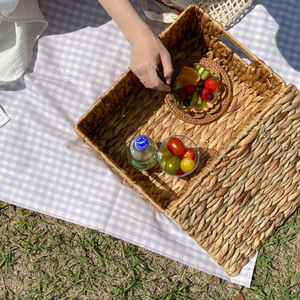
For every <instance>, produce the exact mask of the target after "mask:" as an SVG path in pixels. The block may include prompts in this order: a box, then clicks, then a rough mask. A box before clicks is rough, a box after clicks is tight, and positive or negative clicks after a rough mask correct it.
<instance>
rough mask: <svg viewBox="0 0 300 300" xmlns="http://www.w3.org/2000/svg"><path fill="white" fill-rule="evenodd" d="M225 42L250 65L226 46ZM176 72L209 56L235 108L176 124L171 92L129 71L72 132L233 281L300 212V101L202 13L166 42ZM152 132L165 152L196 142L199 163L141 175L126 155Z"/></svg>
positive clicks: (187, 18)
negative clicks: (168, 145)
mask: <svg viewBox="0 0 300 300" xmlns="http://www.w3.org/2000/svg"><path fill="white" fill-rule="evenodd" d="M222 34H223V35H225V36H226V37H227V38H229V39H230V40H231V41H233V42H234V43H235V44H236V45H237V46H238V47H239V48H240V49H242V50H243V52H244V53H245V54H246V55H247V56H248V57H249V58H250V59H251V60H252V61H253V62H252V63H251V64H247V63H246V62H245V61H244V60H242V59H241V58H240V57H239V56H238V55H237V54H235V53H233V52H232V50H231V49H230V48H229V47H228V46H227V45H226V44H225V43H223V42H221V41H220V40H219V38H220V36H221V35H222ZM160 37H161V39H162V41H163V42H164V44H165V45H166V47H167V48H168V49H169V51H170V53H171V56H172V60H173V64H174V65H176V64H177V63H178V62H179V61H181V60H183V59H186V58H188V57H206V58H209V59H211V60H213V61H214V62H215V63H217V64H218V65H220V66H221V67H222V68H223V69H224V70H225V71H226V72H227V74H228V76H229V78H230V80H231V82H232V88H233V97H232V101H231V103H230V105H229V108H228V110H227V111H226V112H225V113H224V114H223V115H222V116H221V117H220V118H219V119H217V120H215V121H213V122H211V123H209V124H204V125H195V124H189V123H186V122H184V121H182V120H180V119H178V118H177V117H176V116H175V115H174V114H173V113H172V112H171V111H170V110H169V109H168V107H167V106H166V104H165V103H164V97H165V94H164V93H161V92H158V91H153V90H148V89H145V88H144V87H143V85H142V84H141V83H140V82H139V81H138V79H137V78H136V77H135V75H134V74H133V73H132V72H131V70H130V69H128V70H127V71H126V72H125V73H124V74H123V75H122V76H121V77H120V79H119V80H117V81H116V82H115V83H114V85H113V86H112V87H111V88H110V89H109V90H108V91H107V92H106V93H104V94H103V95H102V96H101V98H100V99H99V100H98V101H97V102H96V103H95V104H94V106H93V107H92V108H90V109H89V111H88V112H87V113H86V114H85V115H84V116H82V117H81V119H80V120H79V121H78V123H77V124H76V127H75V131H76V133H77V134H78V135H79V136H80V137H82V139H83V140H84V141H85V143H86V144H87V145H89V146H90V147H91V148H92V149H93V150H94V151H95V152H96V153H97V154H98V155H99V156H100V157H101V158H102V159H103V160H104V161H105V162H106V163H107V164H108V166H109V167H110V168H111V169H112V170H113V171H114V172H116V173H117V174H119V175H120V176H121V178H122V179H124V180H126V181H127V182H128V183H129V185H131V186H132V188H133V189H135V190H136V191H137V192H138V193H139V194H140V195H141V197H142V198H144V199H145V200H146V201H148V202H149V203H150V204H151V205H152V206H154V207H155V208H156V209H157V210H158V211H160V212H162V213H165V214H168V215H169V216H170V217H171V218H173V219H174V220H175V221H176V222H177V223H178V224H179V225H180V226H181V228H182V229H183V230H186V231H188V233H189V234H190V236H191V237H192V238H194V239H195V240H196V241H197V242H198V243H199V245H201V246H202V247H203V248H204V249H205V250H206V251H207V252H208V253H209V254H210V255H211V256H212V257H213V258H214V259H215V260H216V261H217V263H218V264H219V265H220V266H222V268H223V269H224V270H225V271H226V272H227V273H228V274H229V275H230V276H236V275H237V274H238V273H239V272H240V270H241V268H242V267H243V266H244V265H245V264H246V263H247V262H248V261H249V259H251V257H252V256H253V255H254V254H255V252H256V251H257V250H258V249H259V248H260V247H261V245H262V243H263V242H264V241H265V240H266V239H267V238H268V236H270V234H272V232H273V231H274V229H275V228H276V227H277V226H279V225H280V224H281V223H282V222H283V220H284V219H286V218H287V217H288V216H289V215H290V214H291V213H292V212H293V211H294V210H295V209H296V207H297V206H298V201H299V194H300V189H299V187H298V184H299V173H298V171H297V170H298V166H299V161H300V158H299V145H298V144H299V140H300V137H299V135H300V130H299V128H298V121H299V118H300V108H299V104H300V103H299V102H300V95H299V92H298V90H297V89H296V87H294V86H293V85H288V86H287V85H286V83H285V82H284V81H283V80H282V79H281V77H280V76H279V75H277V74H276V73H274V72H273V71H272V69H271V68H270V67H268V66H267V65H265V64H264V63H263V62H262V61H260V60H259V59H258V58H257V57H256V56H254V55H253V54H252V53H251V52H249V51H248V50H247V49H246V48H245V47H243V45H241V44H240V43H239V42H238V41H236V40H235V39H234V38H232V37H231V36H230V35H229V34H228V32H226V31H225V30H224V29H223V27H222V26H221V25H220V24H219V23H218V22H216V21H214V20H213V19H212V18H210V16H209V15H208V14H207V13H205V12H203V10H202V9H201V8H199V7H198V6H196V5H191V6H190V7H188V8H187V10H185V11H184V13H182V14H181V16H180V17H179V18H178V19H177V20H176V21H175V22H174V23H173V24H172V25H171V26H170V27H168V28H167V29H166V30H165V31H164V32H163V33H162V34H161V35H160ZM139 134H145V135H148V136H150V137H151V138H153V139H154V141H155V142H156V143H157V144H158V145H159V143H161V142H162V141H163V140H164V139H166V138H167V137H169V136H170V135H174V134H180V135H185V136H188V137H190V138H191V139H192V140H193V141H194V142H195V143H196V144H197V146H198V148H199V149H200V155H201V163H200V164H199V166H198V168H197V170H196V171H195V172H194V173H193V174H192V175H190V176H187V178H186V177H184V178H175V177H171V176H168V175H166V174H165V173H163V172H162V171H161V170H160V169H159V167H158V166H157V167H154V168H152V169H150V170H148V171H139V170H137V169H134V168H133V167H132V166H131V165H130V164H129V162H128V161H127V156H126V151H127V146H128V145H129V143H130V141H131V139H132V138H133V137H134V136H136V135H139Z"/></svg>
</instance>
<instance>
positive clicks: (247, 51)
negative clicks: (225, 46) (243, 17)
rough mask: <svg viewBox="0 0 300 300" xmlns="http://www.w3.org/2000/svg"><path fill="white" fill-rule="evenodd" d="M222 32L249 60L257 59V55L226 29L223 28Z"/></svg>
mask: <svg viewBox="0 0 300 300" xmlns="http://www.w3.org/2000/svg"><path fill="white" fill-rule="evenodd" d="M222 34H223V35H224V36H225V37H226V38H227V39H228V40H229V41H230V42H232V43H233V44H234V45H235V46H237V47H238V48H239V49H240V50H241V51H243V52H244V53H245V54H246V55H247V56H248V57H249V58H250V60H251V61H253V62H254V61H258V60H259V59H258V57H257V56H255V55H254V54H253V53H252V52H251V51H249V50H248V49H247V48H246V47H245V46H243V45H242V44H241V43H240V42H239V41H238V40H237V39H235V38H234V37H233V36H232V35H231V34H230V33H229V32H228V31H226V30H223V32H222Z"/></svg>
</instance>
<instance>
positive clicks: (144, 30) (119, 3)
mask: <svg viewBox="0 0 300 300" xmlns="http://www.w3.org/2000/svg"><path fill="white" fill-rule="evenodd" d="M98 1H99V3H100V4H101V5H102V6H103V8H104V9H105V10H106V11H107V12H108V14H109V15H110V16H111V17H112V19H113V20H114V21H115V22H116V24H117V25H118V27H119V28H120V30H121V31H122V33H123V35H124V37H125V38H126V40H127V41H128V42H129V43H130V44H131V43H132V42H134V41H135V40H136V38H137V37H139V36H141V35H142V34H149V33H152V31H151V29H150V28H149V27H148V25H147V24H146V23H145V22H144V21H143V20H142V18H141V17H140V16H139V15H138V13H137V12H136V11H135V9H134V7H133V6H132V4H131V2H130V1H129V0H98Z"/></svg>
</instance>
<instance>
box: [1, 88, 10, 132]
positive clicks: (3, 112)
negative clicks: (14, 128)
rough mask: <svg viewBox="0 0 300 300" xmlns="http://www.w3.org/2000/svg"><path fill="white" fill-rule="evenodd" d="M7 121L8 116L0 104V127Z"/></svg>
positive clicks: (8, 119)
mask: <svg viewBox="0 0 300 300" xmlns="http://www.w3.org/2000/svg"><path fill="white" fill-rule="evenodd" d="M0 84H1V82H0ZM9 121H10V117H9V116H8V115H7V114H6V112H5V110H4V108H3V107H2V106H1V105H0V128H1V127H3V126H4V125H5V124H7V123H8V122H9Z"/></svg>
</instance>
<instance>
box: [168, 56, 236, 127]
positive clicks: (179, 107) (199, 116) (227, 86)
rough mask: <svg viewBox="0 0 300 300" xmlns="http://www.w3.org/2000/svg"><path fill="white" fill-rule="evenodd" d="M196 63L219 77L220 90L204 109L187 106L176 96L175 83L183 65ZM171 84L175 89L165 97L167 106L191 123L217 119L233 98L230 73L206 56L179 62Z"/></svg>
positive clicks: (205, 122)
mask: <svg viewBox="0 0 300 300" xmlns="http://www.w3.org/2000/svg"><path fill="white" fill-rule="evenodd" d="M195 64H201V65H203V66H204V67H205V68H207V69H208V70H210V71H211V73H212V74H213V75H215V76H216V77H218V79H219V91H218V93H217V95H216V98H215V99H214V100H213V101H211V102H210V103H209V104H208V106H207V107H206V108H204V109H203V108H200V109H197V108H193V107H190V106H185V105H184V104H183V103H182V101H180V100H177V99H176V97H175V91H174V90H175V88H174V85H175V82H176V78H177V76H178V74H179V72H180V71H181V70H182V68H183V67H185V66H188V67H193V66H194V65H195ZM171 85H172V87H173V91H172V92H170V93H168V94H167V95H166V97H165V103H166V106H167V107H168V108H169V109H170V110H171V111H172V113H173V114H174V115H175V116H176V117H178V118H179V119H181V120H182V121H184V122H187V123H191V124H200V125H201V124H208V123H211V122H213V121H215V120H217V119H218V118H220V116H221V115H223V114H224V112H225V111H226V110H227V109H228V107H229V104H230V102H231V100H232V83H231V80H230V78H229V76H228V74H227V73H226V72H225V70H224V69H223V68H222V67H221V66H220V65H218V64H217V63H215V62H214V61H212V60H210V59H208V58H205V57H203V58H201V57H190V58H187V59H184V60H182V61H180V62H179V63H177V64H176V65H175V66H174V74H173V76H172V83H171Z"/></svg>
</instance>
